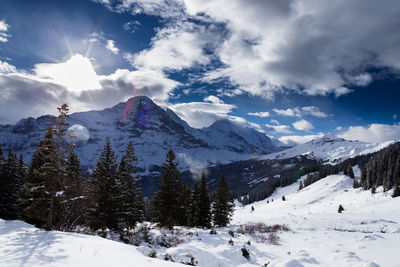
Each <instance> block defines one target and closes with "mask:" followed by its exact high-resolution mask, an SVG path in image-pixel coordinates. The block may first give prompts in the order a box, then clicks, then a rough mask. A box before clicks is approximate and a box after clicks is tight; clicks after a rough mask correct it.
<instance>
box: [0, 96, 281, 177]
mask: <svg viewBox="0 0 400 267" xmlns="http://www.w3.org/2000/svg"><path fill="white" fill-rule="evenodd" d="M69 123H70V125H82V126H84V127H86V128H87V129H88V130H89V133H90V138H89V140H88V141H87V142H86V143H85V144H83V145H81V146H79V147H77V153H78V155H79V157H80V160H81V164H82V165H83V166H85V167H88V168H93V167H94V166H95V163H96V161H97V159H98V157H99V155H100V151H101V149H102V147H103V145H104V143H105V139H106V138H107V137H109V138H110V140H111V144H112V146H113V148H114V150H115V151H116V155H117V157H118V158H119V157H120V155H121V154H122V153H123V152H124V150H125V148H126V146H127V144H128V142H129V140H132V141H133V142H134V145H135V149H136V154H137V155H138V158H139V167H140V168H141V170H142V172H146V173H148V172H151V171H152V170H153V169H154V166H156V165H158V166H159V165H161V163H162V162H163V161H164V159H165V153H166V151H167V150H168V149H169V148H172V149H173V150H174V151H175V152H176V154H177V159H178V161H179V163H180V167H181V168H182V169H186V168H190V167H191V165H193V164H196V165H197V166H203V167H206V166H210V165H214V164H223V163H229V162H232V161H237V160H246V159H250V158H253V157H254V155H264V154H268V153H271V152H275V151H278V150H279V148H277V147H275V146H273V145H272V143H271V140H270V139H269V138H268V137H267V136H266V135H265V134H263V133H260V132H257V131H256V130H254V129H253V128H246V127H243V126H240V125H237V124H235V123H233V122H230V121H226V120H220V121H216V122H215V123H214V124H213V125H211V126H210V127H207V128H203V129H195V128H192V127H190V126H189V125H188V124H187V123H186V122H185V121H183V120H182V119H180V118H179V117H178V116H177V115H176V114H175V113H174V112H173V111H172V110H170V109H167V110H166V111H165V110H163V109H162V108H161V107H159V106H158V105H156V104H155V103H154V102H153V101H152V100H151V99H150V98H148V97H145V96H138V97H134V98H131V99H129V100H128V101H127V102H122V103H119V104H117V105H115V106H114V107H112V108H107V109H104V110H99V111H87V112H78V113H73V114H71V115H70V118H69ZM51 124H52V119H51V116H48V115H47V116H41V117H39V118H36V119H34V118H27V119H22V120H20V121H19V122H18V123H16V124H15V125H0V146H1V147H2V148H3V149H8V148H12V149H13V150H14V151H15V152H17V153H22V154H24V156H25V160H26V161H27V162H29V160H30V158H31V157H32V154H33V152H34V150H35V147H36V145H37V144H38V142H39V140H40V138H41V137H42V136H43V134H44V131H45V129H46V127H47V126H48V125H51Z"/></svg>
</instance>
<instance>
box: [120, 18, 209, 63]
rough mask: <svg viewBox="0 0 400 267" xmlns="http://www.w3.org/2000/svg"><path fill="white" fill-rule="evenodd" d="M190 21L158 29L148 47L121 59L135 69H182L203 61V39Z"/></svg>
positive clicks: (205, 58)
mask: <svg viewBox="0 0 400 267" xmlns="http://www.w3.org/2000/svg"><path fill="white" fill-rule="evenodd" d="M199 27H200V28H202V27H201V26H196V25H194V24H178V25H175V26H174V27H168V28H164V29H162V30H160V31H159V32H158V33H157V34H156V36H155V37H154V38H153V39H152V42H151V47H150V48H149V49H146V50H142V51H141V52H139V53H138V54H135V55H132V54H130V55H129V54H127V55H126V56H125V58H126V59H127V60H128V62H130V63H131V64H132V65H133V66H134V67H136V68H148V69H156V70H182V69H185V68H189V67H191V66H193V65H194V64H196V63H197V64H207V63H209V62H210V59H209V57H208V56H207V55H205V54H204V53H203V46H204V45H205V44H206V43H207V39H206V38H205V37H204V36H202V35H201V32H200V30H199V29H198V28H199Z"/></svg>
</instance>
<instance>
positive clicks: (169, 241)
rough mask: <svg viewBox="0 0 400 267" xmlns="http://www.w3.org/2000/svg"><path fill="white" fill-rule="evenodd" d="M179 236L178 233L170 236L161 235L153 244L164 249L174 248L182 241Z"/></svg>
mask: <svg viewBox="0 0 400 267" xmlns="http://www.w3.org/2000/svg"><path fill="white" fill-rule="evenodd" d="M179 235H180V233H178V232H177V233H175V232H171V233H170V234H166V233H163V234H162V235H159V236H157V237H156V240H155V243H156V244H157V245H159V246H162V247H166V248H170V247H175V246H177V245H179V244H181V243H183V241H184V239H182V238H181V237H180V236H179Z"/></svg>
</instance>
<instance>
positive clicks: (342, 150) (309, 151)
mask: <svg viewBox="0 0 400 267" xmlns="http://www.w3.org/2000/svg"><path fill="white" fill-rule="evenodd" d="M393 142H394V141H389V142H384V143H378V144H373V143H366V142H361V141H350V140H345V139H343V138H339V137H337V136H335V135H332V134H328V135H324V136H323V137H321V138H318V139H315V140H312V141H310V142H307V143H305V144H302V145H298V146H295V147H292V148H289V149H286V150H283V151H280V152H276V153H272V154H269V155H265V156H261V157H260V159H285V158H292V157H296V156H298V155H307V157H309V158H314V159H321V160H323V161H326V162H329V163H337V162H341V161H343V160H346V159H348V158H352V157H355V156H357V155H362V154H368V153H372V152H376V151H378V150H380V149H382V148H385V147H387V146H388V145H390V144H391V143H393Z"/></svg>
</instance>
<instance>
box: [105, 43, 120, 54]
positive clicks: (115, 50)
mask: <svg viewBox="0 0 400 267" xmlns="http://www.w3.org/2000/svg"><path fill="white" fill-rule="evenodd" d="M106 48H107V50H109V51H110V52H111V53H113V54H114V55H118V54H119V49H118V48H117V47H116V46H115V42H114V41H113V40H107V44H106Z"/></svg>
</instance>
